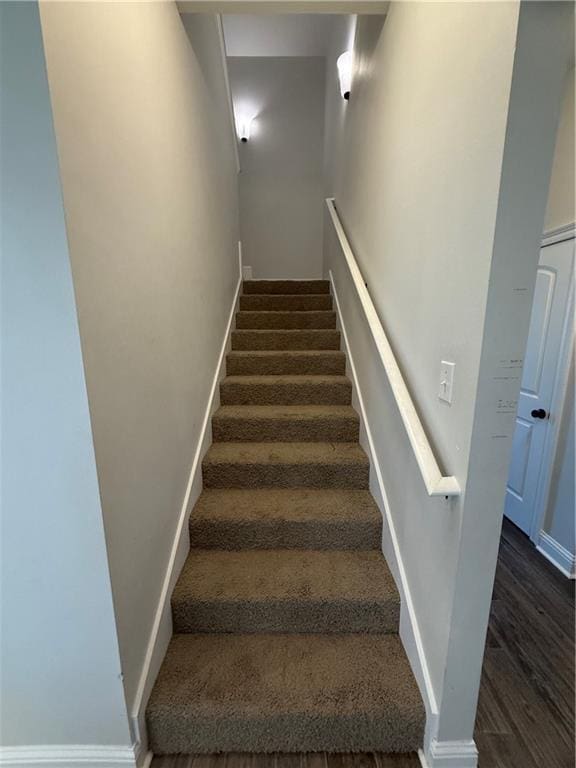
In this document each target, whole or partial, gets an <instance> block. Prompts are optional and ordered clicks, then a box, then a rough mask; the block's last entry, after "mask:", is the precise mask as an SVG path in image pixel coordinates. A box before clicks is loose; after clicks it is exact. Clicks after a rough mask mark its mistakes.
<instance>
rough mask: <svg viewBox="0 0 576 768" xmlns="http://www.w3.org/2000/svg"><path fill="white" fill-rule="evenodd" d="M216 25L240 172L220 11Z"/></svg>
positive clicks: (237, 168) (237, 166)
mask: <svg viewBox="0 0 576 768" xmlns="http://www.w3.org/2000/svg"><path fill="white" fill-rule="evenodd" d="M216 27H217V29H218V45H219V47H220V58H221V60H222V66H223V68H224V85H225V86H226V100H227V102H228V114H229V117H230V128H231V130H232V140H233V145H234V158H235V160H236V173H240V154H239V152H238V137H237V136H236V118H235V117H234V102H233V101H232V89H231V88H230V78H229V77H228V61H227V58H228V55H227V53H226V38H225V37H224V25H223V24H222V14H221V13H218V14H216Z"/></svg>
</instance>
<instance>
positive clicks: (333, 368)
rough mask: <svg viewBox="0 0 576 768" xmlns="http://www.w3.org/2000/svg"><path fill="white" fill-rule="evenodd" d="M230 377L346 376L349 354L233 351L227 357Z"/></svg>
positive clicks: (310, 351)
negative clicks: (347, 355)
mask: <svg viewBox="0 0 576 768" xmlns="http://www.w3.org/2000/svg"><path fill="white" fill-rule="evenodd" d="M226 371H227V373H228V375H229V376H250V375H260V376H270V375H272V376H274V375H277V376H281V375H283V374H288V375H306V374H308V375H310V374H312V375H313V374H318V375H321V376H322V375H323V376H342V375H343V374H344V373H345V372H346V355H345V354H344V352H339V351H332V350H322V349H315V350H305V351H297V350H290V351H275V352H262V351H260V352H259V351H251V352H229V353H228V355H227V357H226Z"/></svg>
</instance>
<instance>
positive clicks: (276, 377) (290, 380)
mask: <svg viewBox="0 0 576 768" xmlns="http://www.w3.org/2000/svg"><path fill="white" fill-rule="evenodd" d="M222 383H229V384H246V385H247V386H248V385H251V384H270V385H272V384H291V385H293V384H306V385H307V384H342V383H349V384H350V385H351V381H350V379H349V378H348V376H341V375H339V374H334V373H331V374H326V373H293V374H292V373H263V374H262V373H250V374H247V375H245V376H235V375H232V376H226V377H225V378H224V379H223V380H222Z"/></svg>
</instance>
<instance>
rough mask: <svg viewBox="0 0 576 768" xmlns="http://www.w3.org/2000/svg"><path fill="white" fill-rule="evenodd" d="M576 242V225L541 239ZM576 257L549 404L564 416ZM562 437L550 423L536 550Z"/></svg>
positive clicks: (574, 322) (535, 520)
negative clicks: (559, 440) (555, 458)
mask: <svg viewBox="0 0 576 768" xmlns="http://www.w3.org/2000/svg"><path fill="white" fill-rule="evenodd" d="M574 239H576V224H574V223H573V224H568V225H565V226H563V227H558V228H557V229H553V230H550V231H549V232H546V233H545V234H544V236H543V237H542V242H541V246H540V247H541V248H546V247H548V246H550V245H556V244H557V243H562V242H565V241H567V240H574ZM574 266H575V265H574V253H573V254H572V265H571V267H570V278H569V279H570V286H569V289H568V299H567V302H566V309H565V315H564V323H563V326H562V337H561V340H560V351H559V354H558V362H557V364H556V370H555V372H554V383H553V387H552V399H551V401H550V411H552V412H553V413H556V414H561V413H562V410H563V406H564V401H565V398H566V394H567V390H568V374H569V367H570V359H571V355H572V348H573V346H574V339H575V336H576V316H575V292H574ZM559 437H560V418H559V417H557V418H555V419H554V420H553V421H550V420H549V421H548V422H547V429H546V436H545V438H544V447H543V449H542V463H541V465H540V471H539V477H538V484H537V486H536V499H535V502H534V512H533V515H532V521H531V523H530V539H531V540H532V541H533V542H534V544H535V545H536V546H537V545H538V543H539V539H540V533H541V532H542V526H543V524H544V516H545V514H546V509H547V506H548V499H549V498H550V490H551V489H550V485H551V480H552V467H553V464H554V457H555V455H556V450H557V448H558V439H559Z"/></svg>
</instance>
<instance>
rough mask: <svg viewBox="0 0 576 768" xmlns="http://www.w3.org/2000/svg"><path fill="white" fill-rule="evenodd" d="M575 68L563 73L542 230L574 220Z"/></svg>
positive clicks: (555, 227) (548, 229) (575, 214)
mask: <svg viewBox="0 0 576 768" xmlns="http://www.w3.org/2000/svg"><path fill="white" fill-rule="evenodd" d="M574 72H575V70H574V68H571V69H570V71H569V72H568V74H567V76H566V84H565V86H564V99H563V102H562V113H561V115H560V124H559V126H558V136H557V138H556V149H555V151H554V165H553V166H552V176H551V178H550V188H549V190H548V208H547V210H546V223H545V226H544V230H545V231H546V232H549V231H551V230H553V229H557V228H558V227H562V226H564V225H566V224H573V223H574V221H575V220H576V213H575V210H574V205H575V204H574V184H575V181H574V162H575V160H574V142H575V139H574V136H575V132H574V131H575V128H574V88H575V87H576V84H575V83H574Z"/></svg>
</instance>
